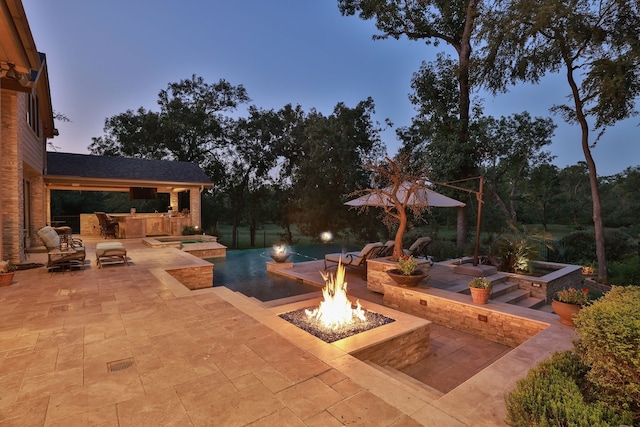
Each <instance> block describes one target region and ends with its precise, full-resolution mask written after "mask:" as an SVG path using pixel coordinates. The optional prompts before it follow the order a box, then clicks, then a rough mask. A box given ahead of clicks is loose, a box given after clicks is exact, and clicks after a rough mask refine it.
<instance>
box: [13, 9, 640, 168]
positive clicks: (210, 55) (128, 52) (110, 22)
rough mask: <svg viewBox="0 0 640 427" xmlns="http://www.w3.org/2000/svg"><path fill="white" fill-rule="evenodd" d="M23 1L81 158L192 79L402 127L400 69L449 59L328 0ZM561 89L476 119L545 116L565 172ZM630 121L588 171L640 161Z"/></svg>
mask: <svg viewBox="0 0 640 427" xmlns="http://www.w3.org/2000/svg"><path fill="white" fill-rule="evenodd" d="M23 4H24V8H25V11H26V14H27V18H28V19H29V24H30V27H31V31H32V33H33V37H34V39H35V42H36V46H37V47H38V50H40V51H41V52H44V53H46V54H47V61H48V67H49V79H50V84H51V96H52V100H53V101H52V102H53V109H54V111H56V112H57V113H61V114H64V115H65V116H67V117H68V118H69V119H70V120H71V122H70V123H63V122H57V123H56V127H57V128H58V130H59V131H60V136H58V137H56V138H54V139H53V140H52V141H51V142H52V143H53V145H55V146H56V147H58V151H61V152H69V153H88V150H87V147H88V146H89V144H90V143H91V138H92V137H99V136H102V135H103V127H104V121H105V119H106V118H108V117H112V116H114V115H117V114H120V113H123V112H125V111H126V110H128V109H131V110H137V109H138V108H139V107H144V108H145V109H147V110H152V111H159V106H158V104H157V100H158V93H159V92H160V90H162V89H166V87H167V85H168V84H169V83H173V82H178V81H180V80H183V79H187V78H191V76H192V75H193V74H195V75H197V76H202V77H203V78H204V80H205V81H206V82H207V83H215V82H217V81H218V80H220V79H225V80H227V81H229V82H230V83H231V84H233V85H243V86H244V87H245V88H246V90H247V92H248V94H249V97H250V98H251V99H252V101H251V102H250V104H251V105H256V106H257V107H260V108H264V109H276V110H277V109H280V108H282V107H283V106H284V105H286V104H288V103H291V104H293V105H297V104H299V105H301V106H302V108H303V109H304V110H305V111H307V112H308V111H309V110H310V109H311V108H315V109H316V110H318V111H320V112H322V113H323V114H325V115H329V114H331V112H332V111H333V108H334V106H335V105H336V104H337V103H339V102H343V103H345V104H346V105H347V106H349V107H354V106H355V105H356V104H357V103H358V102H360V101H362V100H365V99H366V98H367V97H372V98H373V100H374V102H375V105H376V120H378V121H379V122H380V123H381V124H382V123H384V119H385V118H389V119H390V120H391V121H392V122H393V123H394V125H395V126H396V127H398V126H407V125H409V124H410V121H411V117H412V116H413V115H414V109H413V106H412V105H411V104H410V102H409V99H408V94H409V93H410V92H411V88H410V80H411V76H412V74H413V73H414V72H416V71H417V70H418V69H419V66H420V64H421V62H422V61H430V60H433V59H434V58H435V54H436V53H437V52H438V50H441V51H442V50H444V51H445V52H448V53H452V52H453V51H452V48H450V47H449V46H446V45H444V44H441V45H440V46H439V47H437V48H434V47H433V46H427V45H426V44H425V43H424V42H410V41H407V40H406V39H403V40H393V39H391V40H376V41H374V40H372V35H373V34H374V33H377V30H376V29H375V26H374V23H373V22H372V21H366V22H365V21H362V20H361V19H359V18H358V17H343V16H341V15H340V12H339V10H338V5H337V1H334V0H322V1H295V0H288V1H287V0H270V1H257V0H234V1H215V0H213V1H196V0H183V1H180V2H176V1H168V0H153V1H152V0H135V1H124V0H111V1H105V2H95V1H80V0H76V1H73V0H58V1H52V0H25V1H24V2H23ZM566 94H568V87H567V85H566V82H565V81H564V80H563V78H562V76H561V75H551V76H549V77H547V78H545V80H544V81H543V82H542V83H541V84H539V85H536V86H533V85H519V86H518V87H515V88H512V89H511V91H510V93H509V94H506V95H500V96H498V97H495V98H494V97H492V96H490V95H488V94H479V95H480V96H481V97H482V98H483V99H484V106H485V114H487V115H492V116H494V117H500V116H508V115H511V114H515V113H521V112H523V111H528V112H529V113H530V114H531V115H532V116H534V117H535V116H538V117H551V118H553V120H554V122H555V123H556V124H557V125H558V128H557V130H556V133H555V137H554V138H553V144H552V145H551V146H550V147H549V148H548V150H549V151H551V152H552V154H553V155H555V156H556V159H555V161H554V163H555V164H556V165H558V166H559V167H565V166H567V165H573V164H575V163H576V162H578V161H584V155H583V153H582V150H581V147H580V130H579V128H578V127H577V126H575V125H574V126H569V125H567V124H565V123H564V122H563V121H562V119H561V118H560V117H558V116H552V115H551V113H550V112H549V108H550V107H551V106H552V105H553V104H558V103H562V102H565V98H564V97H565V95H566ZM248 105H249V104H247V105H245V106H242V107H241V109H240V110H239V114H240V115H243V114H244V112H245V110H246V108H247V107H248ZM638 123H640V117H634V118H631V119H628V120H626V121H624V122H621V123H619V124H618V125H617V126H616V127H615V128H611V129H609V130H608V131H607V133H605V135H604V137H603V138H602V139H601V141H600V142H599V143H598V145H597V146H596V147H595V148H594V149H593V150H592V153H593V156H594V158H595V161H596V166H597V169H598V174H599V175H612V174H615V173H618V172H621V171H623V170H624V169H626V168H627V167H629V166H638V165H640V144H639V143H638V139H639V138H638V132H639V128H638ZM593 135H594V136H595V133H593ZM383 142H384V143H385V145H386V146H387V150H388V152H389V154H391V155H393V154H395V153H396V151H397V149H398V146H399V142H398V141H397V140H396V138H395V132H394V131H393V130H390V131H387V132H385V133H384V134H383Z"/></svg>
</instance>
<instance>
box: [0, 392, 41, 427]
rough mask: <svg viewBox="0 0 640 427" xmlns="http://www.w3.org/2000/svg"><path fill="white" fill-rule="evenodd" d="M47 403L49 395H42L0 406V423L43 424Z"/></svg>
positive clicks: (13, 424) (4, 424) (19, 424)
mask: <svg viewBox="0 0 640 427" xmlns="http://www.w3.org/2000/svg"><path fill="white" fill-rule="evenodd" d="M48 405H49V396H42V397H38V398H34V399H29V400H23V401H20V402H17V403H15V404H13V405H9V406H5V407H0V425H2V426H16V427H22V426H43V425H44V420H45V416H46V413H47V407H48Z"/></svg>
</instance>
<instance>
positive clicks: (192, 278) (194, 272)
mask: <svg viewBox="0 0 640 427" xmlns="http://www.w3.org/2000/svg"><path fill="white" fill-rule="evenodd" d="M167 273H169V274H170V275H172V276H173V277H175V278H176V279H177V280H178V281H180V283H182V284H183V285H184V286H186V287H187V288H189V289H191V290H194V289H202V288H211V287H213V264H207V265H199V266H189V267H183V268H174V269H168V270H167Z"/></svg>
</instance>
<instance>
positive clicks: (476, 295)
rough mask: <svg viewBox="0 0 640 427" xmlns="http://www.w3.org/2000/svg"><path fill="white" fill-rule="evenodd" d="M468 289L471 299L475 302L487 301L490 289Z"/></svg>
mask: <svg viewBox="0 0 640 427" xmlns="http://www.w3.org/2000/svg"><path fill="white" fill-rule="evenodd" d="M469 290H470V291H471V299H472V300H473V302H474V303H475V304H486V303H487V302H489V295H490V294H491V289H483V288H472V287H469Z"/></svg>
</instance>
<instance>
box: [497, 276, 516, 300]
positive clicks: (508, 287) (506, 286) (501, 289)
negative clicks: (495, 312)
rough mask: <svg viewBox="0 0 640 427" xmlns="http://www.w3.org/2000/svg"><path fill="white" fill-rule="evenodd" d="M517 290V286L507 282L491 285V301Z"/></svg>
mask: <svg viewBox="0 0 640 427" xmlns="http://www.w3.org/2000/svg"><path fill="white" fill-rule="evenodd" d="M516 290H518V284H517V283H514V282H509V281H506V280H504V281H500V282H497V283H493V286H492V288H491V299H496V297H499V296H502V295H505V294H508V293H511V292H514V291H516Z"/></svg>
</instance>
